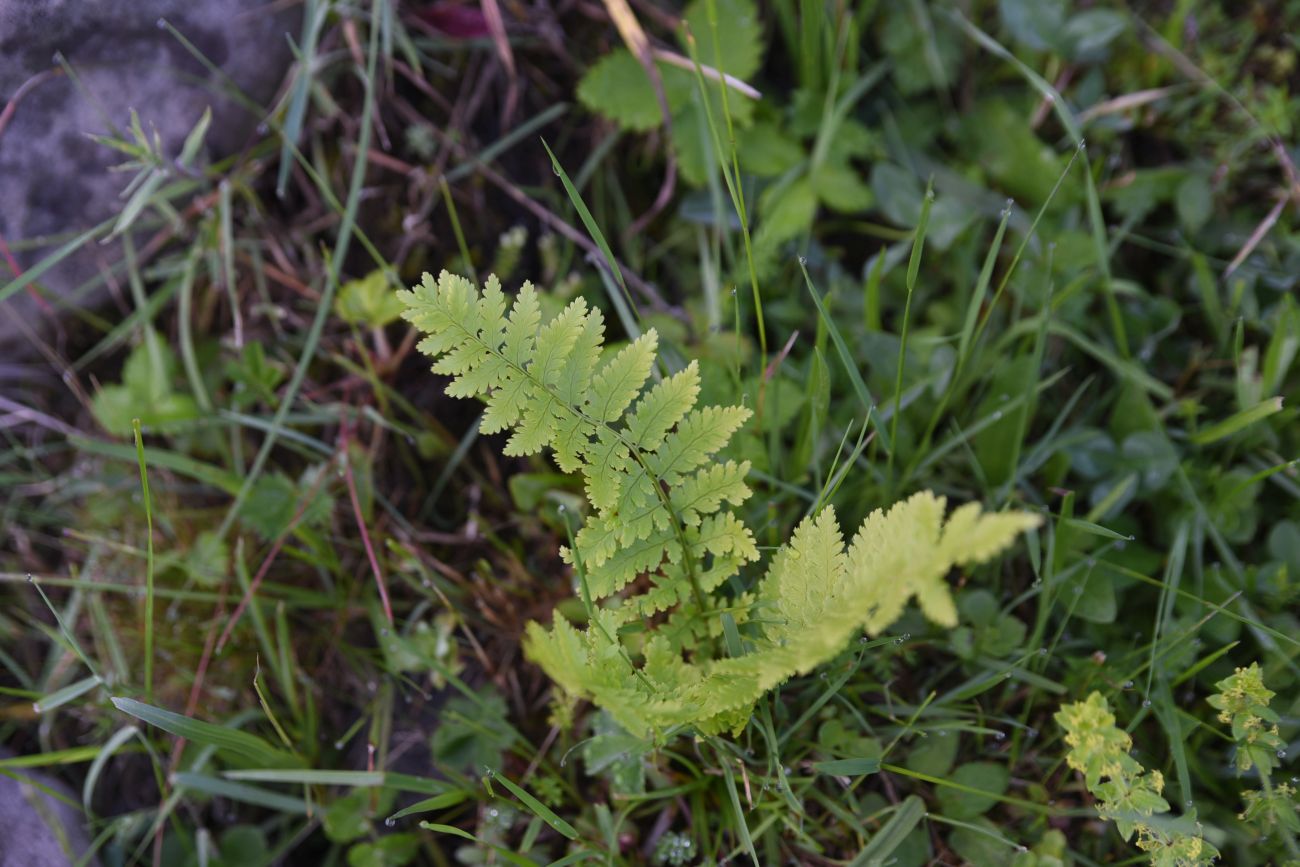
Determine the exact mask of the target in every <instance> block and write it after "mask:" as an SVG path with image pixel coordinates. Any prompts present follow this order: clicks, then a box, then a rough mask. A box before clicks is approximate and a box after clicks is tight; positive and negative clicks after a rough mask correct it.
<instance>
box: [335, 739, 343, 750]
mask: <svg viewBox="0 0 1300 867" xmlns="http://www.w3.org/2000/svg"><path fill="white" fill-rule="evenodd" d="M334 749H336V750H341V749H343V741H335V742H334Z"/></svg>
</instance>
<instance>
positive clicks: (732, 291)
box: [731, 289, 736, 298]
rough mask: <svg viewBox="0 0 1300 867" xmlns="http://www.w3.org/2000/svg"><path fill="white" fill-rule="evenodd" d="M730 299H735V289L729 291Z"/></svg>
mask: <svg viewBox="0 0 1300 867" xmlns="http://www.w3.org/2000/svg"><path fill="white" fill-rule="evenodd" d="M731 297H732V298H735V297H736V290H735V289H732V290H731Z"/></svg>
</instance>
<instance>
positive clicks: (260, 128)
mask: <svg viewBox="0 0 1300 867" xmlns="http://www.w3.org/2000/svg"><path fill="white" fill-rule="evenodd" d="M270 131H271V128H270V127H269V126H267V125H266V124H264V123H259V124H258V125H257V134H258V135H266V134H267V133H268V132H270Z"/></svg>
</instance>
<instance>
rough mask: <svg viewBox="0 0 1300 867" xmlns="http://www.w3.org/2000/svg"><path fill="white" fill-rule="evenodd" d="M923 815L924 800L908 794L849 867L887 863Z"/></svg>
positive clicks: (871, 866) (872, 866)
mask: <svg viewBox="0 0 1300 867" xmlns="http://www.w3.org/2000/svg"><path fill="white" fill-rule="evenodd" d="M923 816H925V802H924V801H922V800H921V799H920V798H918V797H917V796H916V795H908V796H907V798H906V800H904V801H903V803H901V804H899V805H898V809H897V810H895V811H894V815H893V816H891V817H890V819H889V821H888V822H886V823H885V826H884V827H883V828H881V829H880V830H879V831H877V832H876V835H875V836H874V837H872V838H871V839H870V840H869V841H868V842H867V845H866V847H865V848H863V850H862V851H861V852H859V853H858V857H856V858H854V859H853V861H852V864H851V867H877V865H880V864H885V863H887V861H886V859H888V858H889V856H890V855H893V854H894V851H895V850H896V849H897V848H898V847H899V846H901V845H903V840H904V838H906V837H907V835H908V834H910V833H912V829H913V828H915V827H916V825H917V823H918V822H920V821H921V818H922V817H923Z"/></svg>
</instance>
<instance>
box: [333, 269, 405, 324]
mask: <svg viewBox="0 0 1300 867" xmlns="http://www.w3.org/2000/svg"><path fill="white" fill-rule="evenodd" d="M405 309H406V307H405V305H403V304H402V302H401V299H399V298H398V297H397V293H396V292H394V291H393V290H392V289H390V288H389V286H388V275H387V274H385V273H384V272H383V271H382V270H380V269H376V270H374V271H371V272H370V273H369V274H367V275H366V276H365V277H362V278H361V279H360V280H349V281H348V282H347V283H344V284H343V285H342V286H341V287H339V292H338V297H337V298H335V300H334V312H335V314H337V315H338V317H339V318H340V319H342V320H343V321H344V322H347V323H349V324H352V325H362V326H365V327H367V328H382V327H383V326H385V325H387V324H388V323H390V322H396V321H397V320H398V319H399V318H401V315H402V311H403V310H405Z"/></svg>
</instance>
